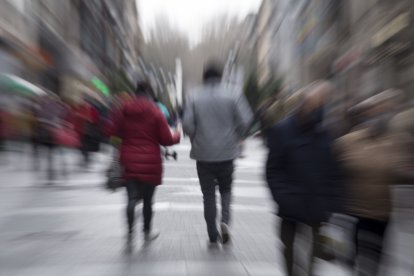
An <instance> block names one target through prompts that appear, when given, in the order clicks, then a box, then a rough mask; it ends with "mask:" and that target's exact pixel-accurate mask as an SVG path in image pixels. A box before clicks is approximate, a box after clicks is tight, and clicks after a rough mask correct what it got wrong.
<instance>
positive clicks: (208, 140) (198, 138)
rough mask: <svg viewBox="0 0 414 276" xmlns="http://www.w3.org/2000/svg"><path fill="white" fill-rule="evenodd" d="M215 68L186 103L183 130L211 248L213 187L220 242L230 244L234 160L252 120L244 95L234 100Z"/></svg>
mask: <svg viewBox="0 0 414 276" xmlns="http://www.w3.org/2000/svg"><path fill="white" fill-rule="evenodd" d="M221 77H222V72H221V70H220V69H219V68H218V67H217V66H216V65H209V66H208V67H206V69H205V71H204V74H203V81H204V84H203V86H202V87H200V88H198V89H196V91H194V93H193V95H192V97H191V98H189V99H188V100H187V103H186V106H185V110H184V118H183V129H184V132H185V133H186V134H187V135H188V136H189V137H190V140H191V154H190V157H191V158H192V159H195V160H196V161H197V173H198V178H199V181H200V186H201V191H202V193H203V201H204V218H205V220H206V223H207V232H208V236H209V241H210V245H212V246H215V245H217V242H218V241H219V240H220V234H219V231H218V230H217V224H216V186H218V187H219V191H220V195H221V211H222V212H221V240H222V242H223V244H226V243H228V242H229V241H230V230H229V223H230V203H231V189H232V181H233V171H234V164H233V160H234V159H236V158H237V157H238V156H239V155H240V144H241V142H242V141H243V139H244V138H245V134H246V132H247V128H248V126H249V125H250V122H251V120H252V117H253V116H252V113H251V111H250V108H249V106H248V104H247V102H246V101H245V99H244V97H243V96H241V95H240V96H238V97H235V96H234V94H232V93H231V91H226V89H225V87H224V86H223V85H222V84H221V82H220V81H221Z"/></svg>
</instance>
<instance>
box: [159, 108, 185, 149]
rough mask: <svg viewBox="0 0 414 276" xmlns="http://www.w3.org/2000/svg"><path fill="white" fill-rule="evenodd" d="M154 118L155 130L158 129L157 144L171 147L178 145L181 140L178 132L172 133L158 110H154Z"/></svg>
mask: <svg viewBox="0 0 414 276" xmlns="http://www.w3.org/2000/svg"><path fill="white" fill-rule="evenodd" d="M155 116H156V118H157V126H158V127H157V129H158V142H159V144H160V145H161V146H172V145H175V144H178V143H179V142H180V139H181V135H180V133H179V132H174V133H172V132H171V130H170V128H169V126H168V123H167V119H165V117H164V115H163V114H162V112H161V111H160V110H156V113H155Z"/></svg>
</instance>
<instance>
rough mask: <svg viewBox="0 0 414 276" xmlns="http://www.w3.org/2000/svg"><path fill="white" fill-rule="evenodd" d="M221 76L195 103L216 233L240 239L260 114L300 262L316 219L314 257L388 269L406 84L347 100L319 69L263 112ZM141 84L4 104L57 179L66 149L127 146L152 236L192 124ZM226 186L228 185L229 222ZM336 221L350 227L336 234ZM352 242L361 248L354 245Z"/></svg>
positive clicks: (404, 171) (404, 179)
mask: <svg viewBox="0 0 414 276" xmlns="http://www.w3.org/2000/svg"><path fill="white" fill-rule="evenodd" d="M220 80H221V72H220V71H219V70H216V69H215V68H210V69H209V70H207V71H206V72H205V75H204V84H203V86H202V87H201V88H200V89H198V90H197V91H196V93H193V94H192V95H191V97H189V98H188V99H187V103H186V105H185V107H184V111H183V124H184V132H185V133H186V134H187V135H188V136H189V138H190V140H191V143H192V151H191V157H192V158H193V159H195V160H196V161H197V171H198V175H199V179H200V185H201V190H202V192H203V196H204V216H205V219H206V223H207V230H208V235H209V240H210V243H211V244H217V243H218V242H220V241H221V242H223V244H227V243H228V242H229V241H230V237H231V236H230V230H229V229H230V227H229V225H230V214H231V212H230V203H231V186H232V180H233V172H234V165H233V161H234V159H236V158H238V157H239V156H240V149H241V145H242V142H243V140H245V139H246V138H247V136H248V134H249V133H250V134H251V131H250V132H249V126H250V127H251V126H253V125H255V124H256V123H257V122H259V124H260V130H259V134H260V135H261V137H263V138H264V141H265V144H266V146H267V147H268V149H269V155H268V159H267V163H266V180H267V183H268V186H269V189H270V192H271V194H272V196H273V199H274V201H275V202H276V203H277V205H278V215H279V217H280V218H281V219H282V223H281V229H280V238H281V240H282V242H283V245H284V250H283V251H284V257H285V260H286V268H287V272H288V274H289V275H295V274H294V273H295V270H294V258H293V256H294V253H293V247H294V246H293V245H294V239H295V233H296V231H297V229H298V228H299V227H300V226H301V225H307V226H309V227H310V228H311V229H312V236H313V250H312V254H311V258H313V257H319V258H322V259H328V260H330V259H332V258H333V257H337V258H339V259H340V260H342V261H343V262H344V263H345V264H347V265H349V266H350V267H352V268H354V269H355V271H357V272H358V273H359V274H358V275H377V273H378V271H379V264H380V261H381V258H384V255H385V254H384V253H387V252H385V251H384V250H383V247H384V239H385V237H386V233H387V228H388V226H389V224H390V218H391V213H392V208H393V206H394V207H395V206H397V205H398V204H393V202H392V198H393V197H392V193H391V191H392V189H391V188H392V187H393V186H394V185H411V184H413V183H414V173H413V168H414V154H413V151H412V150H413V147H414V119H413V118H414V117H413V115H414V109H412V108H410V107H404V103H403V95H402V92H401V91H398V90H393V89H390V90H386V91H384V92H382V93H379V94H377V95H375V96H372V97H370V98H368V99H366V100H364V101H362V102H361V103H358V104H356V105H354V106H352V107H350V108H347V109H345V110H344V109H342V110H341V111H342V112H339V111H338V110H340V109H338V107H332V106H331V105H329V99H330V95H332V93H334V92H335V87H334V86H333V85H332V84H331V83H330V82H328V81H317V82H314V83H312V84H310V85H308V86H306V87H304V88H303V89H301V90H300V91H298V92H296V93H294V94H291V95H289V96H284V97H280V98H278V99H275V98H271V99H268V100H267V101H265V102H264V104H263V105H262V106H261V107H260V108H258V110H256V111H255V112H254V114H251V112H250V108H249V107H248V106H246V105H243V102H245V101H244V100H240V99H242V98H243V97H242V96H241V97H239V98H234V97H233V96H231V95H229V94H226V93H227V92H228V91H226V90H227V88H226V86H223V85H222V84H221V82H220ZM134 92H135V93H121V94H119V95H118V96H116V97H114V98H113V100H112V101H111V102H107V101H99V100H97V99H96V98H90V97H84V98H82V100H78V101H68V100H63V99H60V98H59V97H58V96H56V95H49V94H45V95H42V96H35V97H31V98H26V99H25V100H23V101H22V100H20V101H16V102H15V103H14V104H10V103H9V105H2V109H1V113H0V115H1V116H0V130H1V131H0V136H1V140H2V144H3V142H4V140H19V141H26V142H30V143H31V144H32V146H33V157H34V162H33V164H34V166H37V165H38V164H39V162H37V158H39V155H40V154H44V155H45V157H46V159H47V160H48V162H47V164H48V167H47V169H46V171H47V173H48V179H49V180H50V181H51V182H50V183H53V182H52V180H53V179H55V178H56V174H55V172H56V168H54V167H55V165H56V162H54V156H56V153H57V152H58V151H59V149H61V148H68V147H69V148H74V149H78V150H79V152H80V153H81V155H80V157H81V159H80V160H81V166H82V167H87V166H88V165H89V163H90V161H91V159H90V153H92V152H97V151H99V150H100V145H101V144H102V143H108V142H112V143H113V144H115V145H116V146H117V148H118V149H119V153H120V156H118V157H119V158H120V159H119V162H120V167H122V172H121V175H120V176H119V177H121V178H123V179H124V180H125V182H123V184H122V186H126V187H127V192H128V204H127V205H128V206H127V219H128V241H129V244H131V242H132V239H133V233H134V221H135V213H134V212H135V211H134V210H135V206H136V204H137V203H138V202H139V201H140V200H143V201H144V210H143V212H144V222H145V223H144V229H143V230H144V233H145V239H146V240H148V241H150V240H153V239H155V238H156V237H158V235H159V233H158V232H154V231H153V230H151V218H152V208H151V205H152V198H153V195H154V190H155V187H156V186H157V185H160V184H161V183H162V178H161V177H162V157H161V150H160V146H161V147H167V146H171V145H173V144H176V143H178V142H179V141H180V132H181V130H180V123H179V121H180V117H181V116H179V114H178V113H179V112H177V111H174V110H168V108H167V107H166V106H165V105H164V104H162V103H161V102H160V101H159V100H157V99H156V97H155V96H154V93H153V91H152V89H151V86H150V85H149V83H147V82H138V85H137V88H136V90H135V91H134ZM180 115H181V114H180ZM111 137H118V138H120V140H119V139H118V140H117V142H116V141H115V140H114V139H113V138H111ZM216 186H218V187H219V190H220V193H221V196H222V202H221V203H222V218H221V224H220V231H219V230H218V229H217V227H216V207H215V205H216V199H215V188H216ZM334 228H335V229H336V232H338V229H340V232H341V233H342V234H343V235H345V236H347V238H343V239H342V240H341V239H338V238H337V237H336V238H335V237H333V236H334V235H332V233H334V232H335V231H332V229H334ZM341 242H342V245H341V246H342V247H341V246H338V244H341ZM328 243H329V244H330V246H327V244H328ZM345 244H348V245H345ZM349 244H351V245H352V246H350V245H349ZM335 245H336V246H335ZM327 247H329V248H331V250H328V249H327ZM345 247H347V248H350V249H349V250H348V251H347V252H345V249H344V248H345ZM332 248H334V249H332ZM338 248H340V249H339V250H338ZM310 263H311V264H312V263H313V262H312V260H311V262H310ZM312 269H313V267H312V265H311V266H310V268H309V271H312ZM310 273H311V272H310Z"/></svg>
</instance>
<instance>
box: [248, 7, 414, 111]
mask: <svg viewBox="0 0 414 276" xmlns="http://www.w3.org/2000/svg"><path fill="white" fill-rule="evenodd" d="M413 9H414V5H412V1H410V0H398V1H391V0H368V1H359V0H263V2H262V6H261V8H260V9H259V13H258V18H257V21H256V36H257V43H256V47H257V49H256V52H257V64H258V66H257V74H258V77H259V81H258V82H259V85H260V84H264V83H265V82H266V79H268V78H269V77H271V76H275V75H276V76H277V77H282V78H283V80H284V85H285V87H288V88H290V90H295V89H298V88H300V87H301V86H303V85H306V84H307V83H310V82H312V81H314V80H316V79H320V78H328V79H331V80H332V81H334V82H335V84H337V87H338V91H337V93H336V95H335V96H336V100H337V101H341V102H344V101H343V100H346V101H345V102H347V104H352V102H355V101H359V100H361V99H364V98H367V97H369V96H370V95H372V94H375V93H378V92H380V91H383V90H384V89H388V88H399V89H402V90H404V91H405V92H406V95H407V97H409V95H411V93H412V92H411V91H412V90H413V89H414V83H413V81H414V78H413V77H412V76H413V70H414V66H413V54H414V44H413V41H414V40H413V36H414V24H413ZM410 98H411V97H410Z"/></svg>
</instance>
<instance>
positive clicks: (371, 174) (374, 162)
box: [337, 92, 400, 276]
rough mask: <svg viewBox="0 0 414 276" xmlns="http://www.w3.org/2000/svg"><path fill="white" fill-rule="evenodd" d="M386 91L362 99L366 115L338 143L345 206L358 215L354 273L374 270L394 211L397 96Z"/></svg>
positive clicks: (347, 209) (375, 271) (374, 271)
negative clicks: (393, 110) (393, 132)
mask: <svg viewBox="0 0 414 276" xmlns="http://www.w3.org/2000/svg"><path fill="white" fill-rule="evenodd" d="M387 94H388V93H386V92H383V93H381V94H379V95H376V96H374V97H372V98H369V99H368V100H365V101H364V102H362V103H361V104H359V106H360V108H363V111H361V113H363V115H362V116H363V117H364V119H365V120H364V121H363V123H362V125H360V126H357V127H356V128H355V129H354V130H353V131H351V132H350V133H349V134H347V135H345V136H343V137H342V138H340V139H339V140H338V142H337V148H338V150H339V152H340V153H341V161H342V163H343V167H344V168H345V172H346V174H347V185H346V191H347V193H346V195H347V196H346V205H345V206H346V212H347V213H348V214H349V215H351V216H353V217H355V218H356V221H357V222H356V226H355V233H354V242H355V254H354V257H353V258H351V261H350V265H351V267H352V268H353V270H354V271H355V273H356V274H355V275H372V276H375V275H377V274H378V271H379V264H380V261H381V258H382V255H383V244H384V237H385V233H386V229H387V226H388V222H389V219H390V213H391V208H392V205H391V191H390V187H391V185H392V184H396V183H395V182H396V180H397V176H398V174H399V173H398V171H399V168H398V164H399V162H398V159H399V153H400V150H399V149H398V148H397V147H396V145H398V144H400V143H398V140H399V139H398V137H397V136H394V135H391V133H390V132H389V120H390V119H391V117H392V115H391V114H390V104H391V103H392V99H390V98H389V97H388V95H387Z"/></svg>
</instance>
